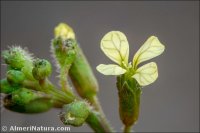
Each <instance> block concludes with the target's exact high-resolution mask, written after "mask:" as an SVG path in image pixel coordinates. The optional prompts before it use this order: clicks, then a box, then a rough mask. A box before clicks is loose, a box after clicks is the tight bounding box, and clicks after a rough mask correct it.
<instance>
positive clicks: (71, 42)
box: [52, 37, 77, 68]
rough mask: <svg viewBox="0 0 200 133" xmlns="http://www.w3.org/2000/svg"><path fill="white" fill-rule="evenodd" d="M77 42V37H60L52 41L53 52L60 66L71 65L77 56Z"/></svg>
mask: <svg viewBox="0 0 200 133" xmlns="http://www.w3.org/2000/svg"><path fill="white" fill-rule="evenodd" d="M76 47H77V42H76V40H75V39H72V38H70V39H66V40H63V39H62V38H60V37H58V38H55V39H53V41H52V52H53V54H54V56H55V59H56V61H57V62H58V64H59V67H61V68H62V67H66V66H70V65H71V64H72V63H73V61H74V59H75V57H76Z"/></svg>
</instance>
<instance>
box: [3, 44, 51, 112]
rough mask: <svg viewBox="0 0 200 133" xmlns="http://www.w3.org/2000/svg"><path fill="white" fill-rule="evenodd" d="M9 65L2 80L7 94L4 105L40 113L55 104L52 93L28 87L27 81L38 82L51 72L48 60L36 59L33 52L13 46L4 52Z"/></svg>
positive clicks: (19, 110) (15, 109)
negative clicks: (48, 93) (32, 54)
mask: <svg viewBox="0 0 200 133" xmlns="http://www.w3.org/2000/svg"><path fill="white" fill-rule="evenodd" d="M2 57H3V59H4V61H5V63H6V65H7V72H6V78H5V79H2V80H1V86H0V87H1V88H0V91H1V93H4V94H6V96H5V98H4V106H5V107H6V108H7V109H9V110H12V111H16V112H21V113H40V112H44V111H47V110H49V109H50V108H52V106H53V101H52V98H51V96H50V95H47V94H45V93H43V92H41V91H35V90H33V89H32V88H29V87H27V85H26V84H27V82H28V83H29V84H30V83H37V80H40V79H43V78H45V77H47V76H49V74H50V73H51V65H50V63H49V62H48V61H47V60H41V59H37V60H34V59H33V57H32V56H31V54H29V52H28V51H27V50H25V49H22V48H21V47H17V46H13V47H10V48H9V50H5V51H3V52H2Z"/></svg>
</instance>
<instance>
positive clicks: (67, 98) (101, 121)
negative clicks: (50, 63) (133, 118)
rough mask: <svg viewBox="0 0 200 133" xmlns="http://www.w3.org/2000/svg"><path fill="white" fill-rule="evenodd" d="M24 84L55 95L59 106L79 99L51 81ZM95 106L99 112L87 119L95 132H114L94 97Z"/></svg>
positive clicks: (26, 82) (54, 97)
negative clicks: (58, 87)
mask: <svg viewBox="0 0 200 133" xmlns="http://www.w3.org/2000/svg"><path fill="white" fill-rule="evenodd" d="M23 85H24V86H25V87H27V88H31V89H34V90H38V91H42V92H45V93H48V94H52V95H53V99H54V100H56V101H55V103H58V104H59V107H62V105H64V104H69V103H71V102H72V101H74V100H75V99H79V98H78V97H75V96H74V95H73V94H72V93H69V92H67V93H63V91H61V90H59V89H57V88H56V87H55V86H54V85H53V84H52V83H51V82H50V81H48V80H45V81H40V84H39V83H38V82H35V81H29V80H26V81H24V83H23ZM94 106H95V108H96V109H97V111H98V112H99V114H97V113H95V112H92V113H91V115H90V116H89V118H88V119H87V121H86V122H87V123H88V125H89V126H90V127H91V128H92V129H93V130H94V131H95V132H114V131H113V129H112V128H111V127H110V126H109V124H108V122H107V120H106V118H105V115H104V113H103V110H102V108H101V106H100V103H99V101H98V99H97V97H96V98H94Z"/></svg>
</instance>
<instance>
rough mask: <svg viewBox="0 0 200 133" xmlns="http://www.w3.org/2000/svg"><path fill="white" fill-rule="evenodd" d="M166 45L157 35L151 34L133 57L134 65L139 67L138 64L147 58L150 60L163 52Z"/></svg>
mask: <svg viewBox="0 0 200 133" xmlns="http://www.w3.org/2000/svg"><path fill="white" fill-rule="evenodd" d="M164 49H165V46H164V45H163V44H161V43H160V41H159V40H158V38H157V37H155V36H151V37H149V38H148V39H147V41H146V42H145V43H144V44H143V45H142V46H141V47H140V49H139V50H138V51H137V52H136V54H135V56H134V58H133V66H134V68H136V67H137V65H138V64H140V63H141V62H144V61H146V60H150V59H152V58H154V57H156V56H158V55H160V54H162V53H163V51H164Z"/></svg>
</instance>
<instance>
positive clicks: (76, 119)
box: [60, 101, 91, 126]
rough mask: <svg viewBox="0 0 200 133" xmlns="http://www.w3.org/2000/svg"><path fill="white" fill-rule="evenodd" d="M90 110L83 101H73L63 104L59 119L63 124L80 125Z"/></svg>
mask: <svg viewBox="0 0 200 133" xmlns="http://www.w3.org/2000/svg"><path fill="white" fill-rule="evenodd" d="M90 110H91V109H90V107H89V105H88V103H86V102H85V101H75V102H72V103H70V104H67V105H64V106H63V111H62V112H61V113H60V119H61V121H62V122H63V123H64V124H65V125H72V126H81V125H82V124H83V123H84V122H85V120H86V119H87V117H88V115H89V113H90Z"/></svg>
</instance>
